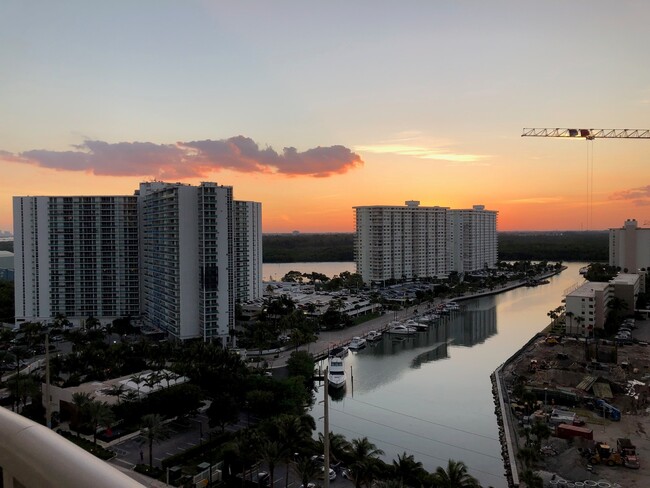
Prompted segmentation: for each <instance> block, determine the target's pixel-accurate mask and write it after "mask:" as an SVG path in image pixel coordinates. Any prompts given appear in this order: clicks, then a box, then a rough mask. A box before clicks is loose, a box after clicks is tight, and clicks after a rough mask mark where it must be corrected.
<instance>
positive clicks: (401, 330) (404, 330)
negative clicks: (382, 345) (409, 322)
mask: <svg viewBox="0 0 650 488" xmlns="http://www.w3.org/2000/svg"><path fill="white" fill-rule="evenodd" d="M416 332H417V329H416V328H415V327H407V326H406V325H404V324H395V325H392V326H391V327H390V329H388V333H389V334H397V335H411V334H415V333H416Z"/></svg>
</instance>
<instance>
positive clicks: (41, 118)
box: [0, 0, 650, 233]
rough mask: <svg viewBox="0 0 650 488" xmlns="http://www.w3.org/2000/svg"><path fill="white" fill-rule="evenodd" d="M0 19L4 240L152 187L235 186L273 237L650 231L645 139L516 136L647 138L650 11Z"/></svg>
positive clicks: (633, 5)
mask: <svg viewBox="0 0 650 488" xmlns="http://www.w3.org/2000/svg"><path fill="white" fill-rule="evenodd" d="M0 16H2V18H3V19H4V20H5V22H4V23H3V29H2V30H0V62H1V64H0V65H1V66H2V68H3V69H2V74H1V75H0V111H1V113H2V117H0V164H2V175H3V183H2V184H1V185H0V230H2V231H12V230H13V222H12V200H11V197H12V196H14V195H19V196H22V195H82V194H88V195H99V194H120V195H130V194H132V193H133V191H134V190H135V189H136V188H137V187H138V185H139V183H140V182H141V181H147V180H151V179H160V180H164V181H172V182H175V181H181V182H184V183H188V184H197V183H199V182H201V181H216V182H217V183H219V184H221V185H232V186H233V187H234V196H235V198H236V199H239V200H255V201H260V202H262V208H263V210H262V212H263V232H264V233H290V232H292V231H294V230H298V231H300V232H302V233H313V232H353V231H354V213H353V210H352V207H354V206H361V205H403V204H404V201H406V200H419V201H420V202H421V204H422V205H427V206H429V205H439V206H445V207H451V208H471V206H472V205H475V204H482V205H485V207H486V208H487V209H491V210H498V211H499V223H498V230H499V231H512V230H588V229H589V230H599V229H600V230H602V229H607V228H610V227H620V226H622V225H623V222H624V221H625V219H628V218H634V219H636V220H637V221H638V222H639V225H641V226H646V227H648V226H650V169H649V168H650V164H649V163H650V161H649V155H650V140H612V139H600V140H596V141H594V142H586V141H583V140H580V141H575V140H559V139H550V138H522V137H520V136H521V132H522V129H523V128H524V127H571V128H640V129H645V128H650V66H649V65H648V63H647V62H646V58H647V46H648V45H650V29H648V28H647V26H648V19H650V4H648V3H647V2H638V1H625V0H624V1H620V2H610V1H598V0H597V1H589V2H587V1H581V0H580V1H575V2H565V1H561V0H550V1H547V2H538V3H535V4H533V3H529V2H520V1H515V0H511V1H510V0H495V1H492V2H476V1H469V0H467V1H464V0H460V1H454V2H451V1H449V2H444V1H441V2H419V1H406V2H396V1H387V2H380V3H377V2H370V1H367V0H360V1H357V2H340V1H339V2H337V1H334V2H323V3H314V2H300V1H294V0H285V1H282V0H281V1H278V2H262V1H261V0H258V1H256V0H251V1H249V2H216V1H208V0H205V1H199V0H195V1H188V2H171V1H164V0H163V1H159V0H156V1H153V0H149V1H148V0H143V1H140V2H125V1H117V2H104V3H95V2H83V1H73V0H67V1H65V2H48V1H30V2H24V1H18V0H8V1H5V2H3V3H2V5H1V6H0ZM592 159H593V173H591V172H590V171H589V161H591V160H592ZM590 185H591V186H592V192H591V203H589V201H590V197H589V192H588V188H589V186H590ZM589 209H591V211H589Z"/></svg>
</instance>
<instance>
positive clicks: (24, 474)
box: [0, 408, 144, 488]
mask: <svg viewBox="0 0 650 488" xmlns="http://www.w3.org/2000/svg"><path fill="white" fill-rule="evenodd" d="M0 466H1V467H2V471H3V480H4V486H5V487H6V488H14V487H25V488H59V487H63V486H65V487H66V488H77V487H79V488H81V487H88V486H92V487H93V488H114V487H127V488H128V487H133V488H142V487H143V486H144V485H142V484H141V483H139V482H137V481H135V480H134V479H132V478H130V477H128V476H127V475H126V474H124V473H122V472H120V471H118V470H117V469H115V468H113V467H112V466H110V465H109V464H107V463H105V462H104V461H102V460H101V459H98V458H96V457H95V456H93V455H92V454H90V453H88V452H86V451H84V450H83V449H81V448H80V447H78V446H76V445H75V444H73V443H71V442H69V441H67V440H66V439H65V438H63V437H61V436H60V435H58V434H57V433H55V432H53V431H52V430H50V429H48V428H47V427H45V426H43V425H40V424H37V423H35V422H33V421H31V420H29V419H27V418H25V417H22V416H20V415H18V414H16V413H13V412H11V411H9V410H7V409H6V408H0Z"/></svg>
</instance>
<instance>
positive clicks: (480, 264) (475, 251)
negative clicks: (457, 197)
mask: <svg viewBox="0 0 650 488" xmlns="http://www.w3.org/2000/svg"><path fill="white" fill-rule="evenodd" d="M449 221H450V226H451V232H450V240H451V258H450V263H449V264H450V268H451V271H457V272H458V273H465V272H470V271H476V270H479V269H483V268H490V267H492V266H494V265H495V264H496V262H497V260H498V249H497V212H496V211H493V210H485V207H484V206H483V205H474V206H473V207H472V208H471V209H460V210H450V211H449Z"/></svg>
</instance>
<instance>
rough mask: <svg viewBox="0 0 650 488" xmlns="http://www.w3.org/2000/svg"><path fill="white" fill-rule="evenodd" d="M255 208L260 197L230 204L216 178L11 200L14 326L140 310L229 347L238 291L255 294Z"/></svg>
mask: <svg viewBox="0 0 650 488" xmlns="http://www.w3.org/2000/svg"><path fill="white" fill-rule="evenodd" d="M240 207H241V208H240ZM235 208H240V210H239V211H238V212H236V211H235ZM260 214H261V205H260V204H259V203H255V202H235V201H234V200H233V191H232V187H229V186H219V185H217V184H216V183H201V184H200V185H198V186H192V185H184V184H180V183H164V182H158V181H154V182H147V183H142V184H141V185H140V187H139V189H138V190H136V192H135V195H134V196H98V197H88V196H79V197H14V228H15V237H14V239H15V240H14V247H15V252H16V267H17V268H20V270H19V271H18V270H17V272H16V291H15V294H16V322H17V323H20V322H24V321H44V322H47V321H50V320H51V319H52V318H54V317H55V316H56V315H57V314H61V315H65V316H66V317H67V318H68V319H69V320H70V321H72V322H73V323H75V324H81V323H83V321H84V320H85V319H86V318H87V317H89V316H93V317H96V318H98V319H99V320H100V321H101V322H102V323H107V322H110V321H112V320H113V319H115V318H117V317H124V316H134V317H135V316H141V317H142V319H143V322H144V323H145V324H146V325H151V326H154V327H158V328H160V329H162V330H164V331H166V332H167V333H168V334H170V335H171V336H172V337H175V338H177V339H180V340H184V339H189V338H202V339H204V340H213V339H215V340H220V341H221V342H222V343H223V344H225V345H227V344H230V341H231V334H230V332H231V330H232V328H233V327H234V315H235V303H236V302H237V300H238V296H237V292H238V290H253V291H247V294H245V295H243V296H242V297H240V299H242V298H245V299H248V297H249V296H250V295H251V294H254V290H259V292H260V294H261V287H262V285H261V261H262V260H261V247H262V244H261V239H262V233H261V217H260ZM249 224H250V225H255V229H254V230H250V231H248V232H246V229H245V226H246V225H249ZM236 229H240V231H239V232H236ZM240 236H245V237H246V242H240V241H239V237H240ZM253 240H254V241H255V242H253ZM240 267H241V268H242V269H245V270H246V273H245V274H243V273H239V268H240ZM244 276H245V277H246V281H245V283H244V282H240V280H243V279H244ZM257 278H259V283H258V284H256V283H255V282H254V280H255V279H257Z"/></svg>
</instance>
